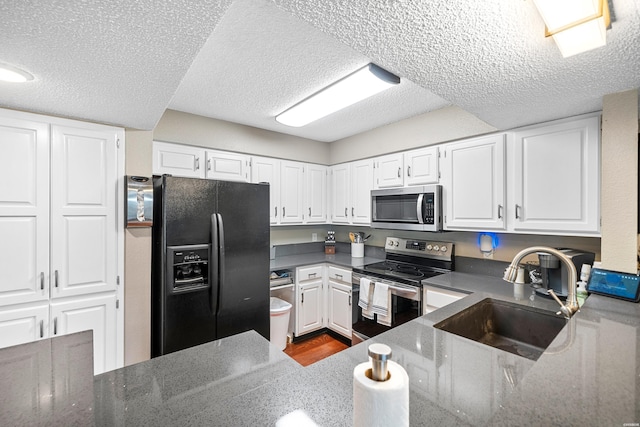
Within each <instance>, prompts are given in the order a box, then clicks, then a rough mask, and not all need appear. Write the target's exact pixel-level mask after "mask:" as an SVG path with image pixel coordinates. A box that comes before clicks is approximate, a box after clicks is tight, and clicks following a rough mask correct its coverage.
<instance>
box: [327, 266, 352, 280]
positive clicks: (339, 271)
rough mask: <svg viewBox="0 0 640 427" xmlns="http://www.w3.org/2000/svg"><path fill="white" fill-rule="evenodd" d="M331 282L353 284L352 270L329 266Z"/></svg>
mask: <svg viewBox="0 0 640 427" xmlns="http://www.w3.org/2000/svg"><path fill="white" fill-rule="evenodd" d="M329 280H336V281H339V282H345V283H349V284H351V270H347V269H344V268H339V267H334V266H331V265H330V266H329Z"/></svg>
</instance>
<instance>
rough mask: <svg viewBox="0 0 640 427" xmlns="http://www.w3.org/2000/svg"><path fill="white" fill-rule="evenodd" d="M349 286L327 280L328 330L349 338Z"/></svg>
mask: <svg viewBox="0 0 640 427" xmlns="http://www.w3.org/2000/svg"><path fill="white" fill-rule="evenodd" d="M351 302H352V301H351V286H347V285H344V284H341V283H339V282H336V281H333V280H329V325H328V326H329V329H331V330H334V331H336V332H338V333H339V334H341V335H344V336H345V337H347V338H351V323H352V322H351Z"/></svg>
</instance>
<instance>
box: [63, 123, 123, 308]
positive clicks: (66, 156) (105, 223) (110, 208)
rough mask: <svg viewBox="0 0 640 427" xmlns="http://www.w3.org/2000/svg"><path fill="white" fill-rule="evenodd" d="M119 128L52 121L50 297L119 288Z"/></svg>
mask: <svg viewBox="0 0 640 427" xmlns="http://www.w3.org/2000/svg"><path fill="white" fill-rule="evenodd" d="M117 139H118V134H117V133H116V132H115V131H103V130H93V129H89V128H81V127H68V126H57V125H54V126H52V150H51V274H52V277H51V281H52V286H51V296H52V297H53V298H57V297H63V296H71V295H80V294H87V293H93V292H103V291H111V290H115V287H116V276H117V274H118V273H117V271H118V269H117V250H118V249H117V245H118V236H117V233H116V232H115V230H117V225H116V218H117V209H116V206H118V204H117V201H116V186H115V184H114V183H115V182H116V181H117V179H118V178H117V176H118V175H117V172H118V171H117V150H118V148H117V142H116V141H117Z"/></svg>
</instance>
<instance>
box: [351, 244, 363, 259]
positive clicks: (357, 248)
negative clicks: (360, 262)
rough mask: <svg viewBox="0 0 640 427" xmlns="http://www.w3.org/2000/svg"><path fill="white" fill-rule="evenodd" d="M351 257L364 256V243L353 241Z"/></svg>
mask: <svg viewBox="0 0 640 427" xmlns="http://www.w3.org/2000/svg"><path fill="white" fill-rule="evenodd" d="M351 257H352V258H364V243H351Z"/></svg>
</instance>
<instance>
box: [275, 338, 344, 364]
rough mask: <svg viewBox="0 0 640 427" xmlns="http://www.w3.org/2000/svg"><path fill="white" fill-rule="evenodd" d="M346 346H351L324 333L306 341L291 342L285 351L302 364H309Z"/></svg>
mask: <svg viewBox="0 0 640 427" xmlns="http://www.w3.org/2000/svg"><path fill="white" fill-rule="evenodd" d="M346 348H349V346H348V345H347V344H345V343H344V342H342V341H340V340H338V339H336V338H334V337H332V336H331V335H329V334H327V333H324V334H320V335H316V336H314V337H311V338H308V339H305V340H304V341H299V342H296V343H289V344H287V348H285V349H284V352H285V353H286V354H288V355H289V356H290V357H291V358H292V359H294V360H295V361H296V362H298V363H299V364H301V365H302V366H309V365H311V364H312V363H315V362H317V361H318V360H322V359H324V358H325V357H329V356H331V355H332V354H336V353H338V352H340V351H342V350H344V349H346Z"/></svg>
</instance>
